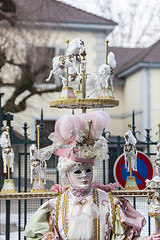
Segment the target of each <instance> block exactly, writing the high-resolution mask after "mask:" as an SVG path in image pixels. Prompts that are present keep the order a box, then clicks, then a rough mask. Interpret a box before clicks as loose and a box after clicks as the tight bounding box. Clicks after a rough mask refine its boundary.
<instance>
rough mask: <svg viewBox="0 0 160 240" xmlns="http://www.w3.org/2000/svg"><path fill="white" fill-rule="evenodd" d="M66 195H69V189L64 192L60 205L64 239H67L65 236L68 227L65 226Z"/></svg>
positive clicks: (66, 212)
mask: <svg viewBox="0 0 160 240" xmlns="http://www.w3.org/2000/svg"><path fill="white" fill-rule="evenodd" d="M68 194H69V189H68V190H67V191H65V192H64V197H63V204H62V227H63V230H64V235H65V237H66V239H67V235H68V225H67V214H68Z"/></svg>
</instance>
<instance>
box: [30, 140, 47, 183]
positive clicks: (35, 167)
mask: <svg viewBox="0 0 160 240" xmlns="http://www.w3.org/2000/svg"><path fill="white" fill-rule="evenodd" d="M30 162H31V184H32V183H33V172H34V171H35V172H36V174H38V177H39V185H40V184H41V179H44V184H46V170H47V164H46V161H45V159H44V158H41V157H40V156H39V151H38V150H37V148H36V146H35V144H32V145H31V146H30Z"/></svg>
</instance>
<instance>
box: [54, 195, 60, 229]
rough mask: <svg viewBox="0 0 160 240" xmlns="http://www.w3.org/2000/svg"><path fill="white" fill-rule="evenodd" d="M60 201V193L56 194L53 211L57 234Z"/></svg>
mask: <svg viewBox="0 0 160 240" xmlns="http://www.w3.org/2000/svg"><path fill="white" fill-rule="evenodd" d="M60 200H61V193H59V194H58V197H57V201H56V211H55V228H56V230H57V232H58V217H59V203H60Z"/></svg>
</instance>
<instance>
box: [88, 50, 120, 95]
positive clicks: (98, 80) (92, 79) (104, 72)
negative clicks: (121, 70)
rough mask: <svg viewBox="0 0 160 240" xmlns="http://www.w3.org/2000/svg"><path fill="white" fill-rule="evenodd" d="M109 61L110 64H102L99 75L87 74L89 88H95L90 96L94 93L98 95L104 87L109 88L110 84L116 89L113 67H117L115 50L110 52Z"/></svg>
mask: <svg viewBox="0 0 160 240" xmlns="http://www.w3.org/2000/svg"><path fill="white" fill-rule="evenodd" d="M107 61H108V64H102V65H101V66H100V67H99V70H98V71H99V76H98V75H96V74H91V75H88V76H87V81H86V84H87V90H90V88H91V89H93V91H92V92H91V93H90V94H89V96H91V95H92V94H93V93H96V95H98V94H99V92H100V91H101V90H102V88H108V87H109V85H110V86H111V89H112V92H113V91H114V87H113V69H114V68H115V67H116V60H115V55H114V53H113V52H110V53H109V54H108V57H107ZM89 96H88V97H89Z"/></svg>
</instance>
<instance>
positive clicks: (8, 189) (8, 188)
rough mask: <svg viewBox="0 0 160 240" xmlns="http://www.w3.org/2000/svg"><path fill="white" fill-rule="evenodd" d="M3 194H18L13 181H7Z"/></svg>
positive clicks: (2, 190) (5, 181)
mask: <svg viewBox="0 0 160 240" xmlns="http://www.w3.org/2000/svg"><path fill="white" fill-rule="evenodd" d="M0 193H1V194H6V193H7V194H8V193H17V190H16V188H15V186H14V181H13V179H5V180H4V184H3V187H2V189H1V192H0Z"/></svg>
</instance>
